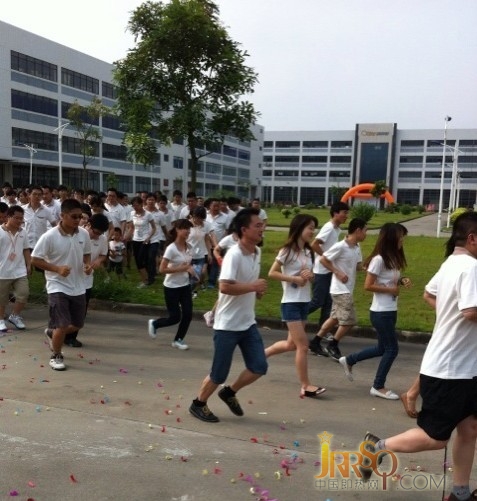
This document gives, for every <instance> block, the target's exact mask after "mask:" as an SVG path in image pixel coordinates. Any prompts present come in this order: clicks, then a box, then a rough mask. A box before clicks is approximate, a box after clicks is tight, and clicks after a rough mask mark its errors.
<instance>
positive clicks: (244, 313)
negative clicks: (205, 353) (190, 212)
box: [189, 208, 268, 423]
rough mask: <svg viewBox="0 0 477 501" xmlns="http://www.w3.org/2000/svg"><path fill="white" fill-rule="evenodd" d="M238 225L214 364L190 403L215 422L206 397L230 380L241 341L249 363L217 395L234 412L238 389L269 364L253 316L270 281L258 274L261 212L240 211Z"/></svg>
mask: <svg viewBox="0 0 477 501" xmlns="http://www.w3.org/2000/svg"><path fill="white" fill-rule="evenodd" d="M234 225H235V228H234V230H235V231H236V233H237V236H238V238H239V242H238V244H237V245H235V246H233V247H231V248H230V249H229V251H228V252H227V254H226V255H225V257H224V261H223V263H222V268H221V272H220V277H219V300H218V305H217V309H216V313H215V322H214V358H213V362H212V369H211V371H210V374H209V375H207V376H206V378H205V379H204V381H203V382H202V385H201V387H200V390H199V393H198V395H197V398H195V399H194V400H193V401H192V404H191V406H190V407H189V412H190V413H191V414H192V415H193V416H195V417H196V418H197V419H200V420H202V421H206V422H209V423H217V422H218V421H219V418H218V417H217V416H215V414H213V413H212V411H211V410H210V409H209V407H208V406H207V401H208V399H209V397H210V396H212V394H213V393H214V392H215V390H216V389H217V387H218V386H219V385H220V384H222V383H224V382H225V380H226V379H227V376H228V374H229V371H230V367H231V365H232V359H233V353H234V351H235V348H236V347H237V346H239V347H240V350H241V352H242V356H243V358H244V361H245V366H246V368H245V369H244V370H243V371H242V372H241V373H240V375H239V376H238V378H237V379H236V380H235V381H234V382H233V383H232V384H231V385H230V386H224V388H222V389H221V390H220V391H219V398H220V399H221V400H223V401H224V402H225V404H226V405H227V406H228V407H229V409H230V410H231V411H232V413H233V414H235V415H236V416H243V410H242V408H241V407H240V404H239V402H238V400H237V397H236V396H235V395H236V393H237V392H238V391H239V390H240V389H241V388H243V387H244V386H247V385H249V384H251V383H253V382H254V381H256V380H257V379H259V378H260V377H261V376H263V375H264V374H266V372H267V368H268V364H267V360H266V358H265V349H264V346H263V341H262V337H261V336H260V333H259V331H258V329H257V324H256V321H255V300H256V298H257V297H258V298H261V297H262V296H263V294H264V293H265V291H266V290H267V281H266V280H264V279H261V278H259V275H260V258H261V252H260V248H259V247H257V244H258V243H260V242H261V240H262V236H263V228H264V225H263V222H262V221H261V219H260V218H259V211H258V210H257V209H253V208H248V209H244V210H243V211H240V212H239V213H238V214H237V216H236V217H235V219H234Z"/></svg>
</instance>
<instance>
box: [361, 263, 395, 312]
mask: <svg viewBox="0 0 477 501" xmlns="http://www.w3.org/2000/svg"><path fill="white" fill-rule="evenodd" d="M366 271H367V272H368V273H372V274H373V275H376V282H375V284H376V285H380V286H384V287H396V285H397V284H398V283H399V279H400V277H401V273H400V272H399V270H394V269H391V270H389V269H388V268H386V267H385V266H384V260H383V258H382V257H381V256H379V255H378V256H374V257H373V258H372V259H371V261H370V263H369V266H368V269H367V270H366ZM397 300H398V298H397V296H392V295H391V294H384V293H383V292H373V302H372V303H371V307H370V308H369V309H370V310H371V311H375V312H379V311H396V310H397Z"/></svg>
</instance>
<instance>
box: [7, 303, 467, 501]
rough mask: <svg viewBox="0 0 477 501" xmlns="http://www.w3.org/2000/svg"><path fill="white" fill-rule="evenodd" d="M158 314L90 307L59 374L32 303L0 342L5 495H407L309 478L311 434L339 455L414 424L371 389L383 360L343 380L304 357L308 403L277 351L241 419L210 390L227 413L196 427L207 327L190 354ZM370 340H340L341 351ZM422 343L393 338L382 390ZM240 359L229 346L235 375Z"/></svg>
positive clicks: (196, 327)
mask: <svg viewBox="0 0 477 501" xmlns="http://www.w3.org/2000/svg"><path fill="white" fill-rule="evenodd" d="M152 312H154V313H155V314H158V310H156V309H151V310H150V312H149V313H148V314H139V313H131V314H125V313H121V312H117V311H116V310H113V311H95V310H91V311H90V312H89V313H88V318H87V324H86V326H85V329H84V330H83V331H82V333H81V335H80V336H79V338H80V339H81V340H82V341H83V342H84V347H83V348H81V349H74V348H68V347H65V348H64V354H65V362H66V364H67V367H68V369H67V370H66V371H64V372H55V371H53V370H51V369H50V368H49V366H48V359H49V349H48V347H47V344H46V342H45V336H44V334H43V330H44V328H45V327H46V322H47V309H46V307H34V306H32V307H28V308H27V310H26V311H25V314H24V317H25V322H26V323H27V326H28V330H26V331H24V332H19V331H15V332H11V333H10V332H9V333H8V334H7V335H6V336H4V337H1V338H0V368H1V369H2V370H1V376H2V389H1V390H0V392H1V393H0V399H1V400H0V412H1V416H2V419H1V429H0V436H1V442H2V452H3V453H2V455H1V463H0V500H7V499H8V500H10V499H12V497H13V496H14V495H15V494H18V496H17V499H22V500H27V499H33V500H35V501H56V500H86V499H91V500H95V501H100V500H116V501H117V500H120V501H122V500H124V501H129V500H152V499H159V500H181V501H192V500H193V501H205V500H208V501H215V500H217V501H219V500H224V499H226V500H228V501H235V500H237V501H238V500H250V499H251V500H256V499H261V500H263V501H267V500H272V499H277V500H280V501H292V500H293V501H295V500H297V499H303V500H305V499H306V500H307V499H316V500H319V501H325V500H327V499H329V500H337V499H339V500H351V499H353V500H363V501H364V500H382V499H389V500H401V499H409V496H410V494H409V491H406V490H405V488H406V486H405V485H404V484H401V483H400V481H393V482H389V479H388V485H390V486H391V491H390V492H388V491H387V492H382V491H381V490H371V491H363V490H357V491H351V490H348V489H340V490H335V491H331V492H326V491H320V490H318V489H317V488H316V487H315V479H314V475H316V474H318V473H319V472H320V471H321V468H322V467H323V458H322V457H321V454H320V443H319V440H318V437H317V435H318V434H321V433H323V432H324V431H327V432H328V433H330V434H332V435H333V438H332V443H331V449H333V450H337V451H338V450H341V451H354V450H357V447H358V445H359V443H360V441H361V439H362V436H363V434H364V432H365V431H366V430H371V431H372V432H374V433H376V434H377V435H380V436H389V435H390V434H395V433H397V432H400V431H403V430H405V429H407V428H409V427H411V426H413V425H415V422H414V421H413V420H411V419H410V418H408V417H407V415H406V414H405V413H404V411H403V409H402V406H401V402H400V401H387V400H383V399H378V398H376V397H371V396H370V395H369V389H370V387H371V384H372V380H373V376H374V372H375V370H376V367H377V364H378V362H379V359H376V360H370V361H367V362H363V363H361V364H358V365H357V366H356V367H355V369H354V373H355V381H354V382H353V383H350V382H349V381H348V380H347V379H346V378H345V376H344V374H343V372H342V369H341V366H340V365H339V364H337V363H335V362H333V361H331V360H330V359H323V358H320V357H313V356H310V357H309V366H310V375H311V379H312V382H313V383H315V384H319V385H321V386H326V387H327V389H328V391H327V392H326V393H325V394H324V395H323V396H322V397H320V398H319V399H317V400H313V399H307V398H305V399H301V398H299V396H298V393H299V384H298V382H297V379H296V374H295V368H294V355H293V354H291V353H290V354H285V355H280V356H277V357H274V358H272V359H270V368H269V373H268V374H267V376H265V377H263V378H262V379H260V380H259V381H258V382H256V383H255V384H254V385H251V386H249V387H247V388H245V389H243V390H242V391H241V392H240V393H239V395H238V397H239V399H240V401H241V404H242V406H243V408H244V410H245V416H244V417H242V418H238V417H236V416H234V415H232V414H231V413H230V411H229V410H228V409H227V407H226V406H225V405H224V404H223V402H222V401H220V399H219V398H218V397H217V396H216V395H214V396H213V397H212V398H211V399H210V401H209V406H210V408H211V409H212V410H213V412H214V413H216V414H217V415H218V416H219V418H220V420H221V421H220V423H217V424H209V423H203V422H201V421H198V420H197V419H195V418H194V417H192V416H191V415H190V414H189V413H188V407H189V405H190V401H191V399H192V398H194V397H195V396H196V394H197V390H198V387H199V385H200V383H201V381H202V379H203V377H204V376H205V375H206V374H207V372H208V370H209V367H210V362H211V357H212V330H211V329H208V328H207V327H206V326H205V324H204V322H202V321H198V320H194V321H193V323H192V325H191V329H190V331H189V334H188V336H187V342H188V344H189V345H190V347H191V349H190V350H188V351H185V352H183V351H179V350H175V349H173V348H172V347H171V346H170V342H171V340H172V338H173V335H174V332H175V331H174V329H173V328H168V329H163V331H162V332H159V333H158V338H157V339H156V340H151V339H149V337H148V335H147V332H146V322H147V319H148V317H149V315H150V313H152ZM144 313H146V312H144ZM259 325H260V324H259ZM267 327H268V326H263V325H261V332H262V334H263V337H264V340H265V344H266V345H269V344H271V343H272V342H274V341H275V340H278V339H282V338H284V337H285V336H286V333H285V332H284V331H283V330H280V329H276V328H271V329H270V328H267ZM370 342H371V341H370V340H367V339H359V338H348V339H345V340H344V341H343V342H342V343H341V346H342V351H343V353H350V352H351V351H352V350H353V351H354V350H356V349H359V348H361V347H363V346H365V345H367V344H369V343H370ZM423 350H424V345H422V344H412V343H402V344H401V352H400V354H399V357H398V359H397V360H396V362H395V364H394V366H393V368H392V370H391V373H390V375H389V379H388V386H389V388H391V389H393V390H394V391H396V392H397V393H400V392H402V391H404V390H405V389H407V387H408V386H409V385H410V383H411V381H412V380H413V378H414V377H415V375H416V374H417V371H418V368H419V363H420V359H421V357H422V353H423ZM242 368H243V364H242V360H241V357H240V354H239V353H237V356H236V360H235V361H234V365H233V368H232V373H231V375H230V380H232V379H233V377H235V376H236V375H237V374H238V373H239V372H240V371H241V370H242ZM449 456H450V453H449ZM385 461H386V460H385ZM399 461H400V473H401V474H403V475H411V474H412V475H414V478H417V477H416V476H426V475H432V476H433V477H432V478H435V479H438V478H440V477H439V475H440V474H441V473H442V466H443V463H444V452H443V451H437V452H429V453H419V454H414V455H404V454H403V455H399ZM449 461H450V459H449ZM384 464H386V463H384ZM418 470H421V471H418ZM475 480H476V479H475V478H474V481H475ZM450 483H451V481H450V479H448V485H450ZM406 485H408V484H406ZM408 486H409V485H408ZM326 487H327V488H329V487H330V485H329V484H326ZM440 487H442V484H440ZM251 489H255V491H254V493H251ZM374 489H377V487H376V486H375V487H374ZM411 497H412V499H417V500H438V499H441V490H439V491H434V492H430V491H428V490H425V489H424V488H422V486H421V487H420V488H419V489H416V488H414V489H413V490H412V495H411Z"/></svg>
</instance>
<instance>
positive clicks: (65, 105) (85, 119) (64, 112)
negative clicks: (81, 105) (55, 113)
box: [61, 101, 99, 127]
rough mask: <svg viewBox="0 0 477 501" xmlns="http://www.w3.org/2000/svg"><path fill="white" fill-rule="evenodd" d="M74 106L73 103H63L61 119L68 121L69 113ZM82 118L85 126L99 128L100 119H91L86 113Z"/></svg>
mask: <svg viewBox="0 0 477 501" xmlns="http://www.w3.org/2000/svg"><path fill="white" fill-rule="evenodd" d="M72 105H73V103H67V102H65V101H61V117H62V118H64V119H66V120H67V119H68V112H69V110H70V108H71V106H72ZM80 118H81V120H82V121H83V122H84V123H85V124H92V125H96V127H99V118H95V119H91V117H90V116H89V115H88V114H87V113H86V112H85V111H84V112H83V113H82V114H81V117H80Z"/></svg>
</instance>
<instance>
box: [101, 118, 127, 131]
mask: <svg viewBox="0 0 477 501" xmlns="http://www.w3.org/2000/svg"><path fill="white" fill-rule="evenodd" d="M102 124H103V127H104V128H105V129H112V130H122V128H121V122H120V120H119V118H117V117H114V116H111V115H104V116H103V120H102Z"/></svg>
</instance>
